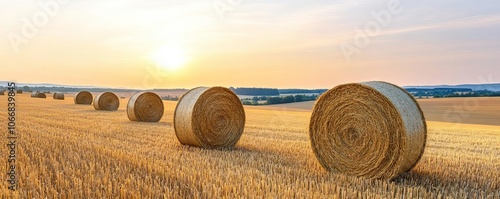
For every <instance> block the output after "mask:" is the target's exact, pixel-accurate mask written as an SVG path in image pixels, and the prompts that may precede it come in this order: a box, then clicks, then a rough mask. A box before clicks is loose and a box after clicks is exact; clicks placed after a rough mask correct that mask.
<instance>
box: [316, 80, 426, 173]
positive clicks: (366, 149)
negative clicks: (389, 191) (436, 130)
mask: <svg viewBox="0 0 500 199" xmlns="http://www.w3.org/2000/svg"><path fill="white" fill-rule="evenodd" d="M309 136H310V139H311V145H312V148H313V151H314V153H315V155H316V157H317V159H318V160H319V162H320V163H321V164H322V165H323V167H324V168H326V169H327V170H328V171H330V172H333V173H341V174H345V175H350V176H359V177H365V178H379V179H393V178H395V177H397V176H399V175H400V174H402V173H404V172H406V171H409V170H410V169H411V168H413V167H414V166H415V164H416V163H417V162H418V160H419V159H420V157H421V156H422V154H423V152H424V148H425V142H426V136H427V126H426V122H425V119H424V115H423V113H422V111H421V109H420V106H419V105H418V103H417V102H416V100H415V99H414V98H413V97H412V96H411V95H410V94H409V93H407V92H406V91H405V90H403V89H402V88H400V87H398V86H395V85H393V84H390V83H386V82H365V83H353V84H344V85H340V86H337V87H335V88H333V89H330V90H329V91H327V92H326V93H324V94H323V95H321V97H320V98H319V99H318V101H317V102H316V104H315V105H314V109H313V113H312V116H311V122H310V125H309Z"/></svg>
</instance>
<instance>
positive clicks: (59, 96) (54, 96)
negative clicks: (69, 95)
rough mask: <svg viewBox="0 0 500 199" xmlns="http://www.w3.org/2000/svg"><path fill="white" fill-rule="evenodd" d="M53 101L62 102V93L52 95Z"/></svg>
mask: <svg viewBox="0 0 500 199" xmlns="http://www.w3.org/2000/svg"><path fill="white" fill-rule="evenodd" d="M52 98H53V99H57V100H64V93H59V92H58V93H54V95H53V96H52Z"/></svg>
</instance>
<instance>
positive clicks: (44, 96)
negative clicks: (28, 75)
mask: <svg viewBox="0 0 500 199" xmlns="http://www.w3.org/2000/svg"><path fill="white" fill-rule="evenodd" d="M36 97H37V98H47V95H45V93H36Z"/></svg>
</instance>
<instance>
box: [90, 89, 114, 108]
mask: <svg viewBox="0 0 500 199" xmlns="http://www.w3.org/2000/svg"><path fill="white" fill-rule="evenodd" d="M118 107H120V99H118V96H116V95H115V94H114V93H112V92H104V93H101V94H99V95H97V96H96V97H95V99H94V108H95V110H103V111H116V110H118Z"/></svg>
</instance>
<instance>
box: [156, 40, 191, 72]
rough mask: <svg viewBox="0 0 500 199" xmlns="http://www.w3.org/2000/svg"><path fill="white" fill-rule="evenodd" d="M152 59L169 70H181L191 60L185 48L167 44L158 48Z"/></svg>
mask: <svg viewBox="0 0 500 199" xmlns="http://www.w3.org/2000/svg"><path fill="white" fill-rule="evenodd" d="M152 59H153V61H154V62H155V63H156V64H157V65H159V66H161V67H162V68H164V69H166V70H169V71H175V70H179V69H181V68H182V67H184V66H185V65H186V64H187V63H188V61H189V57H188V56H186V53H185V51H184V49H183V48H182V47H179V46H177V45H165V46H162V47H160V48H158V49H157V50H156V51H155V52H154V53H153V54H152Z"/></svg>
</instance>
